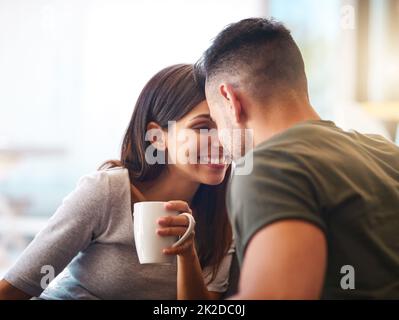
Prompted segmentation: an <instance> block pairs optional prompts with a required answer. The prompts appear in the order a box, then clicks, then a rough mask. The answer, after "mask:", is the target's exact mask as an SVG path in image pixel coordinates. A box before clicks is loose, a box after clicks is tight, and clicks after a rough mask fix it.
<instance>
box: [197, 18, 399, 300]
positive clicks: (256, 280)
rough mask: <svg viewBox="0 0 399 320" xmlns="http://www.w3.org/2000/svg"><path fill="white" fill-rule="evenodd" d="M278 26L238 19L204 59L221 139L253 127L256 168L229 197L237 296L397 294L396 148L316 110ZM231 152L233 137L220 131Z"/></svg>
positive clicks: (292, 47)
mask: <svg viewBox="0 0 399 320" xmlns="http://www.w3.org/2000/svg"><path fill="white" fill-rule="evenodd" d="M304 69H305V68H304V63H303V59H302V56H301V53H300V51H299V49H298V47H297V45H296V44H295V42H294V40H293V39H292V37H291V35H290V32H289V31H288V30H287V29H286V28H285V27H284V26H283V25H282V24H280V23H278V22H275V21H271V20H266V19H261V18H253V19H246V20H242V21H240V22H238V23H234V24H232V25H230V26H228V27H227V28H226V29H224V30H223V31H222V32H221V33H220V34H219V35H218V36H217V37H216V38H215V40H214V42H213V44H212V45H211V47H210V48H209V49H208V50H207V51H206V52H205V53H204V55H203V57H202V59H201V60H200V61H199V63H198V64H197V71H196V72H197V78H198V79H199V81H202V83H203V84H204V86H205V92H206V97H207V101H208V104H209V107H210V111H211V116H212V117H213V119H214V120H215V121H216V123H217V126H218V130H219V132H221V131H226V129H227V130H232V129H240V130H241V132H243V131H244V130H243V129H252V132H253V142H254V147H255V148H254V150H252V151H250V152H249V153H247V155H246V157H241V158H240V156H242V152H243V150H239V151H240V152H238V153H235V152H234V151H233V157H234V158H235V159H237V166H238V167H239V166H240V165H243V163H244V162H245V159H247V158H248V155H249V154H250V155H251V156H252V157H253V171H252V173H251V174H250V175H235V176H233V178H232V182H231V186H230V188H229V191H228V195H227V203H228V208H229V215H230V220H231V222H232V225H233V228H234V233H235V238H236V239H235V240H236V249H237V255H238V258H239V261H240V263H241V279H240V286H239V293H238V295H237V298H239V299H318V298H333V299H346V298H366V299H367V298H377V299H378V298H399V148H398V147H397V146H395V145H394V144H393V143H391V142H389V141H387V140H385V139H384V138H382V137H380V136H376V135H362V134H359V133H357V132H345V131H343V130H341V129H340V128H338V127H336V126H335V124H334V123H333V122H331V121H323V120H321V119H320V117H319V116H318V115H317V113H316V112H315V110H314V109H313V108H312V106H311V104H310V102H309V97H308V90H307V79H306V75H305V70H304ZM219 138H220V140H221V142H222V144H223V145H224V147H225V148H226V149H228V150H229V149H230V150H231V149H232V147H231V145H229V144H228V141H231V140H230V138H231V136H230V137H229V135H227V136H226V135H224V134H220V137H219Z"/></svg>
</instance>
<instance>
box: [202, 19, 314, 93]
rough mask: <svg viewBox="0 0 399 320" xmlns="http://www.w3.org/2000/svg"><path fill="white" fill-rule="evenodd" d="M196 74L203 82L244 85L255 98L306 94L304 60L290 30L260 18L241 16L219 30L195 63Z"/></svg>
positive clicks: (203, 83) (277, 23)
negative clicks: (219, 81) (242, 18)
mask: <svg viewBox="0 0 399 320" xmlns="http://www.w3.org/2000/svg"><path fill="white" fill-rule="evenodd" d="M196 77H197V79H198V80H199V82H200V83H201V84H202V85H203V86H205V83H207V84H208V83H209V84H210V85H212V84H213V81H214V80H216V79H217V80H221V79H222V81H229V82H231V83H232V84H233V85H237V86H244V87H245V88H246V90H247V91H248V92H249V93H250V94H251V95H252V96H253V97H254V98H255V99H261V100H264V99H268V98H275V96H276V95H278V94H280V95H281V94H282V93H284V92H286V93H288V92H291V93H292V92H294V93H295V94H298V95H301V96H304V97H307V80H306V75H305V67H304V62H303V59H302V55H301V53H300V51H299V48H298V46H297V45H296V43H295V41H294V40H293V38H292V36H291V34H290V31H289V30H288V29H287V28H286V27H285V26H284V25H283V24H281V23H279V22H276V21H274V20H268V19H263V18H250V19H245V20H241V21H239V22H237V23H233V24H231V25H229V26H227V27H226V28H225V29H224V30H223V31H221V32H220V33H219V34H218V36H217V37H216V38H215V39H214V41H213V43H212V45H211V46H210V47H209V48H208V50H206V51H205V53H204V54H203V56H202V58H201V59H200V61H199V62H198V63H197V65H196Z"/></svg>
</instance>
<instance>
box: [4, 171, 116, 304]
mask: <svg viewBox="0 0 399 320" xmlns="http://www.w3.org/2000/svg"><path fill="white" fill-rule="evenodd" d="M109 188H110V187H109V178H108V176H107V174H106V173H105V172H101V171H99V172H95V173H93V174H90V175H86V176H84V177H82V178H81V179H80V180H79V182H78V184H77V186H76V188H75V189H74V190H73V191H72V192H71V193H70V194H69V195H67V196H66V197H65V198H64V199H63V201H62V204H61V205H60V206H59V207H58V209H57V210H56V212H55V213H54V214H53V216H52V217H51V218H50V219H49V221H48V223H47V225H46V227H45V228H44V229H43V230H41V231H40V232H39V233H38V234H37V235H36V237H35V238H34V239H33V241H32V242H31V243H30V244H29V246H28V247H27V248H26V249H25V250H24V251H23V253H22V254H21V256H20V257H19V259H18V260H17V261H16V263H15V264H14V265H13V266H12V267H11V268H10V269H9V270H8V272H7V273H6V275H5V276H4V279H5V280H6V281H8V282H9V283H10V284H11V285H13V286H14V287H16V288H18V289H20V290H22V291H24V292H25V293H27V294H29V295H31V296H39V295H40V294H41V293H42V291H43V290H44V289H45V288H46V286H47V285H48V280H50V281H51V280H52V279H48V278H47V282H46V281H43V279H44V277H45V276H46V275H51V276H54V277H56V276H57V275H58V274H59V273H60V272H61V271H62V270H63V269H64V268H65V267H66V266H67V265H68V264H69V262H71V260H72V259H73V258H74V257H75V256H76V255H77V254H78V253H79V252H80V251H83V250H84V249H85V248H87V247H88V246H89V244H90V243H91V242H92V241H95V240H96V238H97V237H98V236H100V235H101V233H102V232H103V231H104V230H105V227H106V221H105V215H106V213H107V212H109V208H108V206H109V199H108V198H109ZM50 272H51V273H50Z"/></svg>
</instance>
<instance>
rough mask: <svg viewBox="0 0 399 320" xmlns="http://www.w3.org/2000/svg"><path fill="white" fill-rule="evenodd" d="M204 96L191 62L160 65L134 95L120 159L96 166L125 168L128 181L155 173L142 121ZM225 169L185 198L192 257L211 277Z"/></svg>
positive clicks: (188, 106)
mask: <svg viewBox="0 0 399 320" xmlns="http://www.w3.org/2000/svg"><path fill="white" fill-rule="evenodd" d="M204 100H205V93H204V91H203V90H202V89H201V88H200V87H199V86H198V85H197V83H196V81H195V79H194V70H193V66H192V65H190V64H178V65H174V66H170V67H168V68H165V69H163V70H161V71H160V72H158V73H157V74H156V75H155V76H154V77H152V78H151V79H150V81H149V82H148V83H147V84H146V85H145V87H144V88H143V90H142V92H141V94H140V96H139V97H138V99H137V102H136V105H135V107H134V111H133V115H132V118H131V120H130V123H129V126H128V128H127V130H126V133H125V136H124V138H123V143H122V148H121V156H120V160H109V161H107V162H105V163H104V164H103V165H101V167H100V168H99V169H105V168H112V167H124V168H127V169H128V171H129V177H130V181H131V183H133V184H134V181H149V180H154V179H156V178H157V177H158V176H159V175H160V174H161V172H162V171H163V170H165V169H166V167H167V165H164V164H153V165H150V164H148V163H147V162H146V160H145V150H146V149H147V147H148V146H149V144H150V142H149V141H146V139H145V134H146V129H147V125H148V123H149V122H151V121H154V122H156V123H157V124H158V125H159V126H161V127H162V128H165V129H166V128H167V126H168V121H177V120H179V119H181V118H182V117H184V116H185V115H186V114H187V113H188V112H190V111H191V110H192V109H193V108H194V107H195V106H197V105H198V104H199V103H201V102H202V101H204ZM155 152H161V151H155ZM155 156H156V155H155ZM229 173H230V170H228V171H227V173H226V177H225V179H224V181H223V182H222V183H221V184H219V185H216V186H210V185H204V184H201V185H200V187H199V188H198V190H197V192H196V194H195V195H194V198H193V201H192V203H191V208H192V210H193V214H194V216H195V219H196V221H197V224H196V237H195V240H196V246H197V253H198V257H199V260H200V263H201V266H202V267H203V268H204V267H210V268H211V270H212V279H213V278H214V277H215V275H216V273H217V270H218V269H219V266H220V263H221V261H222V259H223V257H224V256H225V255H226V253H227V251H228V250H229V247H230V245H231V240H232V231H231V226H230V223H229V221H228V217H227V210H226V205H225V192H226V185H227V182H228V179H229Z"/></svg>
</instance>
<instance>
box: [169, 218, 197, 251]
mask: <svg viewBox="0 0 399 320" xmlns="http://www.w3.org/2000/svg"><path fill="white" fill-rule="evenodd" d="M179 215H180V216H186V217H187V218H188V228H187V231H186V232H185V233H184V234H183V235H182V236H181V237H180V239H179V240H177V241H176V242H175V243H174V244H173V245H172V248H174V247H178V246H180V245H181V244H182V243H183V242H184V241H186V240H187V238H188V237H189V236H191V234H192V233H193V232H194V228H195V219H194V217H193V216H192V215H191V214H189V213H186V212H183V213H181V214H179Z"/></svg>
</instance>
